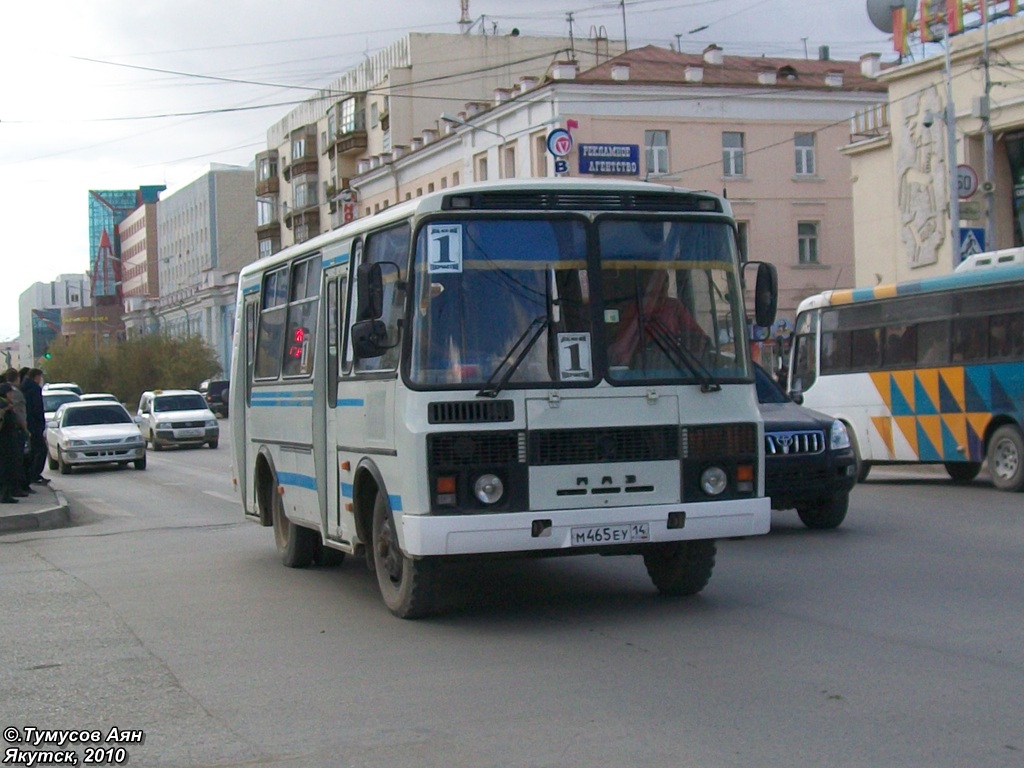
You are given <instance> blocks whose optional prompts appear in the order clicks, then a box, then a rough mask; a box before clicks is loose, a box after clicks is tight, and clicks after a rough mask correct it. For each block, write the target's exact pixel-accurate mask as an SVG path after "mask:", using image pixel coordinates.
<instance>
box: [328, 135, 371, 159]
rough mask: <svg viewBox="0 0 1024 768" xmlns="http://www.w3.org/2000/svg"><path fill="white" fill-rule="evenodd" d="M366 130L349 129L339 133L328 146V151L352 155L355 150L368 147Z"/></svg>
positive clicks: (335, 153) (360, 150)
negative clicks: (346, 131)
mask: <svg viewBox="0 0 1024 768" xmlns="http://www.w3.org/2000/svg"><path fill="white" fill-rule="evenodd" d="M366 146H367V140H366V131H349V132H348V133H339V134H338V135H337V136H335V137H334V141H333V142H331V144H330V146H329V147H328V153H329V154H330V155H331V156H334V155H350V154H352V153H354V152H362V151H364V150H365V149H366Z"/></svg>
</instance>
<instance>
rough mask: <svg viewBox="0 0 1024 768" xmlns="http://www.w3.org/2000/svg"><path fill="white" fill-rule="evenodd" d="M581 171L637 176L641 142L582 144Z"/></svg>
mask: <svg viewBox="0 0 1024 768" xmlns="http://www.w3.org/2000/svg"><path fill="white" fill-rule="evenodd" d="M580 173H599V174H603V175H606V176H637V175H639V173H640V145H639V144H580Z"/></svg>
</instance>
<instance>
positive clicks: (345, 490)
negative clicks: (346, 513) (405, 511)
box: [341, 483, 402, 512]
mask: <svg viewBox="0 0 1024 768" xmlns="http://www.w3.org/2000/svg"><path fill="white" fill-rule="evenodd" d="M353 490H354V488H353V486H352V483H342V484H341V495H342V496H344V497H345V498H346V499H351V498H352V491H353ZM388 504H390V505H391V509H393V510H394V511H395V512H401V511H402V497H401V496H398V495H396V494H393V493H389V494H388Z"/></svg>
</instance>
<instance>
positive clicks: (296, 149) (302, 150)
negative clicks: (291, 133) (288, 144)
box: [292, 136, 306, 162]
mask: <svg viewBox="0 0 1024 768" xmlns="http://www.w3.org/2000/svg"><path fill="white" fill-rule="evenodd" d="M305 156H306V137H305V136H303V137H301V138H298V139H292V162H295V161H296V160H301V159H302V158H304V157H305Z"/></svg>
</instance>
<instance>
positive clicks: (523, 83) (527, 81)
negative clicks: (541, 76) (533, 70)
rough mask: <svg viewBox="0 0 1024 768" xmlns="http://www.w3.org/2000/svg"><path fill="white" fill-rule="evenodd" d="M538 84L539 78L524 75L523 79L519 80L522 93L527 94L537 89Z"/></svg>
mask: <svg viewBox="0 0 1024 768" xmlns="http://www.w3.org/2000/svg"><path fill="white" fill-rule="evenodd" d="M537 82H538V78H536V77H533V76H532V75H524V76H523V77H520V78H519V90H520V91H521V92H522V93H526V92H527V91H528V90H530V89H531V88H533V87H535V86H536V85H537Z"/></svg>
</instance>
